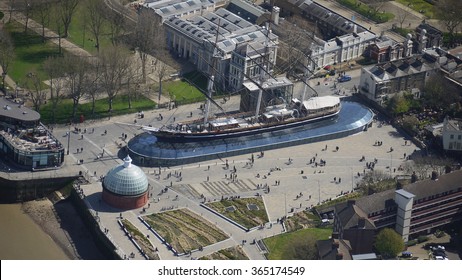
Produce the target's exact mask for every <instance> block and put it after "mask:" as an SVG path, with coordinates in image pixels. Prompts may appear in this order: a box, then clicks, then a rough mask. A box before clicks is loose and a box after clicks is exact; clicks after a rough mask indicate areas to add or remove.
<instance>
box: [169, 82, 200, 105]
mask: <svg viewBox="0 0 462 280" xmlns="http://www.w3.org/2000/svg"><path fill="white" fill-rule="evenodd" d="M163 87H164V88H163V92H164V93H167V94H170V96H172V99H174V100H176V101H177V102H178V103H179V104H186V103H194V102H200V101H204V100H205V95H204V94H203V93H201V91H200V90H199V89H198V88H196V87H194V86H192V85H191V84H189V83H188V82H187V81H185V80H179V81H169V82H166V83H164V85H163Z"/></svg>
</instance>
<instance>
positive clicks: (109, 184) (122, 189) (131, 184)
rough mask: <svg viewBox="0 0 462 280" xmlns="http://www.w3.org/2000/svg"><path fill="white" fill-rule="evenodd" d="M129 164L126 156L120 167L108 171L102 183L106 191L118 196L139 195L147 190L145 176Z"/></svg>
mask: <svg viewBox="0 0 462 280" xmlns="http://www.w3.org/2000/svg"><path fill="white" fill-rule="evenodd" d="M131 162H132V159H131V158H130V156H127V157H126V158H125V159H124V163H123V164H122V165H119V166H116V167H114V168H112V169H111V170H109V172H108V173H107V174H106V177H104V181H103V186H104V187H105V188H106V189H107V190H108V191H110V192H112V193H115V194H119V195H139V194H142V193H144V192H146V191H147V190H148V178H147V177H146V174H144V172H143V170H141V168H139V167H138V166H136V165H133V164H131Z"/></svg>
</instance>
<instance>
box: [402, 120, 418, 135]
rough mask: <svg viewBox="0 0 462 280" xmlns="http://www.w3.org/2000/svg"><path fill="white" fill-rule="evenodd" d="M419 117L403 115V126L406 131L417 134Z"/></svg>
mask: <svg viewBox="0 0 462 280" xmlns="http://www.w3.org/2000/svg"><path fill="white" fill-rule="evenodd" d="M418 126H419V119H417V117H416V116H414V115H411V116H404V117H403V127H404V129H406V131H408V132H411V133H412V134H413V135H412V136H414V135H417V133H418V132H419V128H418Z"/></svg>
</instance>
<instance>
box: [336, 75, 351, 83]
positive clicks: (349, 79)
mask: <svg viewBox="0 0 462 280" xmlns="http://www.w3.org/2000/svg"><path fill="white" fill-rule="evenodd" d="M348 81H351V76H349V75H343V76H341V77H340V78H338V82H339V83H343V82H348Z"/></svg>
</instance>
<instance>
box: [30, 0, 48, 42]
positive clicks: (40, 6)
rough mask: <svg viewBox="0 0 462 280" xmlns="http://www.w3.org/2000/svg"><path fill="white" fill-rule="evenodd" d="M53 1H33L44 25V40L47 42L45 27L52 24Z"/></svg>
mask: <svg viewBox="0 0 462 280" xmlns="http://www.w3.org/2000/svg"><path fill="white" fill-rule="evenodd" d="M51 7H52V2H51V1H50V0H37V1H35V2H34V3H33V6H32V9H33V12H34V13H35V14H36V15H37V16H38V18H39V21H40V25H42V42H45V39H46V38H45V27H46V26H48V25H49V24H50V13H51Z"/></svg>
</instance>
